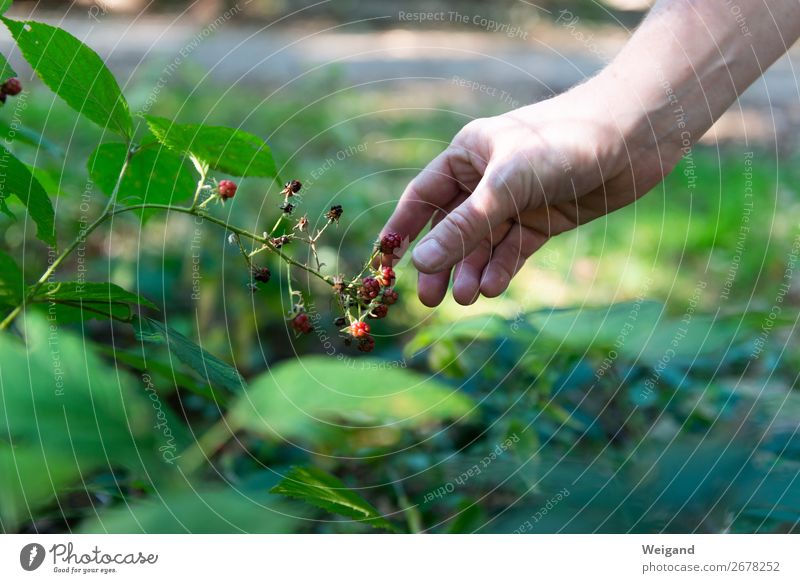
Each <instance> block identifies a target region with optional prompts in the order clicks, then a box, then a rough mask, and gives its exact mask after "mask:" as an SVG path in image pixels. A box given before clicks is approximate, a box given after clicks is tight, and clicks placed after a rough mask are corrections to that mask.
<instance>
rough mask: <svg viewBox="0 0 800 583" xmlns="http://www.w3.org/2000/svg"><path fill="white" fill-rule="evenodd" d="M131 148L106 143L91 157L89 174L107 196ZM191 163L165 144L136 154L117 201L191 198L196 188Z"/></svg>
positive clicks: (148, 147)
mask: <svg viewBox="0 0 800 583" xmlns="http://www.w3.org/2000/svg"><path fill="white" fill-rule="evenodd" d="M127 155H128V148H127V146H126V145H125V144H102V145H101V146H100V147H99V148H97V149H96V150H95V151H94V152H93V153H92V156H91V158H89V162H88V168H89V175H90V176H91V177H92V180H94V181H95V182H96V183H97V185H98V186H99V187H100V190H102V191H103V192H104V193H105V194H106V195H108V196H111V194H112V193H113V192H114V187H115V186H116V183H117V179H118V177H119V173H120V171H121V170H122V165H123V164H124V163H125V158H126V156H127ZM196 183H197V180H196V179H195V176H194V173H193V170H192V168H191V164H190V163H189V162H188V161H187V160H186V159H185V158H184V157H183V156H179V155H177V154H175V153H174V152H172V151H170V150H168V149H166V148H163V147H161V146H160V145H155V147H153V146H147V147H144V148H142V149H140V150H139V151H137V152H136V154H134V155H133V157H132V158H131V160H130V162H129V164H128V169H127V171H126V172H125V176H124V177H123V178H122V182H121V183H120V188H119V192H118V194H117V200H118V201H120V202H121V203H123V204H142V203H157V204H172V203H177V202H180V201H182V200H185V199H187V198H190V197H191V196H192V195H193V194H194V191H195V188H196Z"/></svg>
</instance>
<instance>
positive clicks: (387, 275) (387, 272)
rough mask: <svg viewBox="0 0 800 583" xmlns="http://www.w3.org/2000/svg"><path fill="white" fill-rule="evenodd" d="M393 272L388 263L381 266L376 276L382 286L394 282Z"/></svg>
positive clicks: (387, 285)
mask: <svg viewBox="0 0 800 583" xmlns="http://www.w3.org/2000/svg"><path fill="white" fill-rule="evenodd" d="M394 280H395V274H394V269H392V268H391V267H389V266H388V265H387V266H385V267H381V273H380V275H379V276H378V281H379V282H380V284H381V285H382V286H384V287H389V286H390V285H392V284H393V283H394Z"/></svg>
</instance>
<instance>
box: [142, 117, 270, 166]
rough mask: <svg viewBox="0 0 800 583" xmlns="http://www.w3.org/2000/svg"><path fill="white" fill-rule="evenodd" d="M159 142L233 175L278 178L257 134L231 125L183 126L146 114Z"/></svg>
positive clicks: (263, 143) (268, 154) (266, 147)
mask: <svg viewBox="0 0 800 583" xmlns="http://www.w3.org/2000/svg"><path fill="white" fill-rule="evenodd" d="M145 119H146V120H147V124H148V126H150V131H152V132H153V135H155V136H156V138H157V139H158V141H159V142H161V143H162V144H164V145H166V146H168V147H170V148H172V149H173V150H177V151H178V152H181V153H184V154H191V155H193V156H195V157H196V158H197V159H198V160H200V161H201V162H204V163H205V164H208V166H209V167H210V168H212V169H214V170H218V171H220V172H225V173H226V174H232V175H234V176H261V177H267V178H275V177H277V170H276V168H275V161H274V160H273V159H272V153H271V151H270V148H269V146H268V145H267V144H266V143H265V142H264V141H263V140H262V139H261V138H259V137H257V136H254V135H253V134H250V133H247V132H245V131H242V130H237V129H233V128H226V127H217V126H206V125H183V124H177V123H175V122H172V121H170V120H168V119H165V118H162V117H154V116H151V115H148V116H145Z"/></svg>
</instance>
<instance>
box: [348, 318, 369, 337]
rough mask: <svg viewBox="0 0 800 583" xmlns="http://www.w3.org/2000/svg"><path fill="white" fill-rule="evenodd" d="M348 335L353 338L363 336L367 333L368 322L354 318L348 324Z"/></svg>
mask: <svg viewBox="0 0 800 583" xmlns="http://www.w3.org/2000/svg"><path fill="white" fill-rule="evenodd" d="M350 335H351V336H353V337H354V338H363V337H364V336H367V335H369V324H367V323H366V322H361V321H359V320H356V321H355V322H353V323H352V324H350Z"/></svg>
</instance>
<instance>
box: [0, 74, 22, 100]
mask: <svg viewBox="0 0 800 583" xmlns="http://www.w3.org/2000/svg"><path fill="white" fill-rule="evenodd" d="M0 90H2V92H3V93H5V94H6V95H11V96H12V97H13V96H14V95H19V94H20V93H22V83H20V80H19V79H17V78H16V77H11V79H9V80H8V81H6V82H5V83H3V86H2V87H0Z"/></svg>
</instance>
